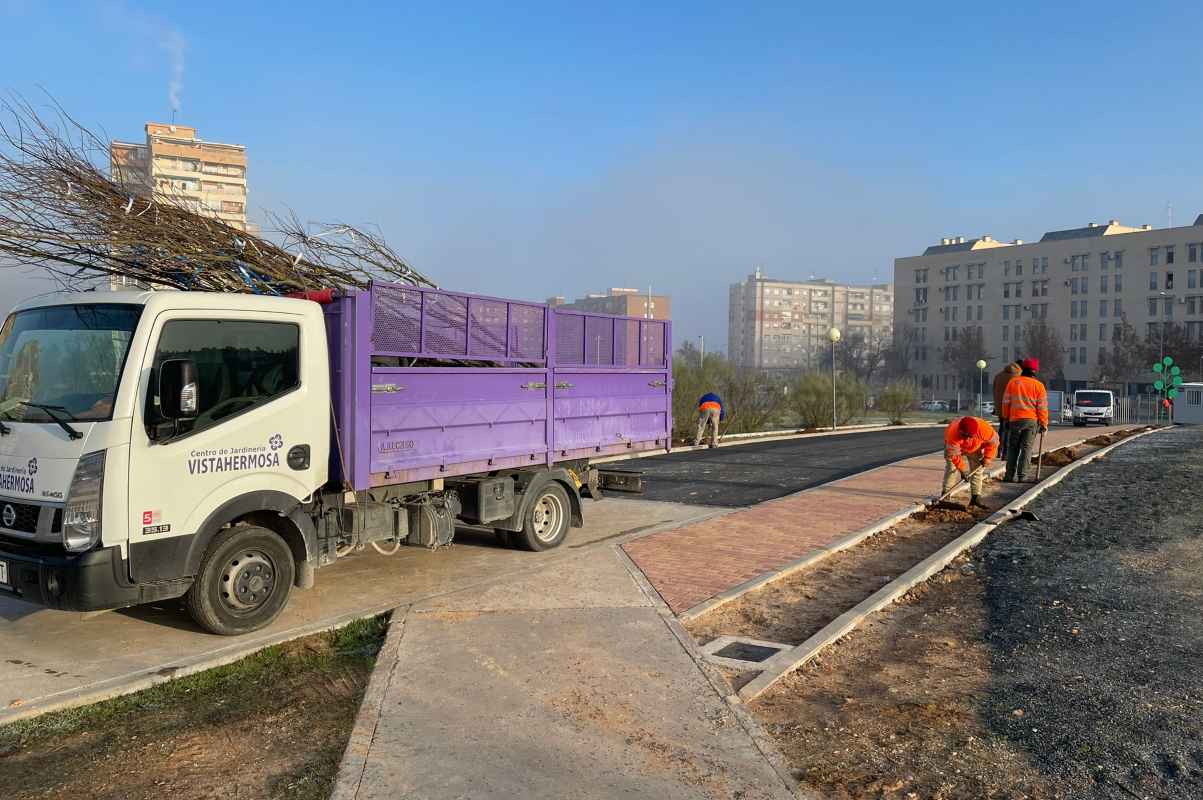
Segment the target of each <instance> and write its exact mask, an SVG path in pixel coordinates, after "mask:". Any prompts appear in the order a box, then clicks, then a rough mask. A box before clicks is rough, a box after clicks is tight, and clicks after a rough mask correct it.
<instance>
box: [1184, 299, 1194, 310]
mask: <svg viewBox="0 0 1203 800" xmlns="http://www.w3.org/2000/svg"><path fill="white" fill-rule="evenodd" d="M1186 313H1187V314H1194V313H1195V298H1193V297H1188V298H1186Z"/></svg>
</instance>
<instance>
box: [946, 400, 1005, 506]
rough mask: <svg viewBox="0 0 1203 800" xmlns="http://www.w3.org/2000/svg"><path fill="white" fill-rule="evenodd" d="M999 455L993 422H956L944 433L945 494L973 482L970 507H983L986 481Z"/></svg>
mask: <svg viewBox="0 0 1203 800" xmlns="http://www.w3.org/2000/svg"><path fill="white" fill-rule="evenodd" d="M997 455H998V434H997V433H995V432H994V428H992V427H990V423H989V422H986V420H984V419H978V418H977V417H961V418H960V419H955V420H953V421H952V424H951V425H949V426H948V428H947V429H945V431H944V491H943V492H941V494H948V493H949V492H951V491H952V489H953V487H954V486H956V485H957V479H958V477H959V478H960V480H968V481H969V505H970V506H971V507H976V508H985V506H984V505H983V504H982V480H983V479H984V478H985V477H986V470H987V469H989V468H990V462H991V461H993V460H994V457H995V456H997Z"/></svg>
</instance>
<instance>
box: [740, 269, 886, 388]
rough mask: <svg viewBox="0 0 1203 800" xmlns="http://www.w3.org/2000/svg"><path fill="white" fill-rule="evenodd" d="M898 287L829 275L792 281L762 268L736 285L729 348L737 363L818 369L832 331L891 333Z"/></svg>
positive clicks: (790, 368)
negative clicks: (843, 280)
mask: <svg viewBox="0 0 1203 800" xmlns="http://www.w3.org/2000/svg"><path fill="white" fill-rule="evenodd" d="M893 315H894V287H893V285H892V284H889V283H881V284H873V285H867V286H859V285H853V284H846V283H836V282H834V281H830V280H827V279H826V278H817V279H811V280H806V281H787V280H780V279H777V278H768V277H765V275H764V274H763V273H762V272H761V271H760V270H759V269H757V270H756V271H755V272H753V273H752V274H751V275H749V276H748V277H747V278H746V279H745V280H744V281H743V282H742V283H736V284H733V285H732V286H731V293H730V302H729V305H728V319H727V352H728V354H729V355H730V357H731V358H732V359H733V360H734V361H735V363H736V364H738V365H740V366H744V367H753V368H756V369H770V370H796V369H813V368H815V367H817V366H818V364H819V363H820V359H821V357H822V353H823V351H824V349H825V348H827V347H830V343H829V340H828V338H827V332H828V331H829V330H831V328H833V327H836V328H839V329H840V332H841V334H842V335H843V336H845V337H847V336H851V335H853V334H857V333H860V334H863V335H865V336H866V337H871V336H885V337H888V336H889V335H890V333H891V331H892V328H893Z"/></svg>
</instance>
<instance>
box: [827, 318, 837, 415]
mask: <svg viewBox="0 0 1203 800" xmlns="http://www.w3.org/2000/svg"><path fill="white" fill-rule="evenodd" d="M827 338H828V339H830V340H831V430H833V431H834V430H835V429H836V428H837V427H839V423H838V421H837V418H836V411H835V406H836V400H835V343H836V342H838V341H839V340H840V329H839V328H832V329H831V330H829V331H827Z"/></svg>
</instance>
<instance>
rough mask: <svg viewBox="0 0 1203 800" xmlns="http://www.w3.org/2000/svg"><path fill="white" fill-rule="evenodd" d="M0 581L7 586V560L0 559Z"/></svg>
mask: <svg viewBox="0 0 1203 800" xmlns="http://www.w3.org/2000/svg"><path fill="white" fill-rule="evenodd" d="M0 583H3V584H4V585H5V586H8V562H7V561H0Z"/></svg>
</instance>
